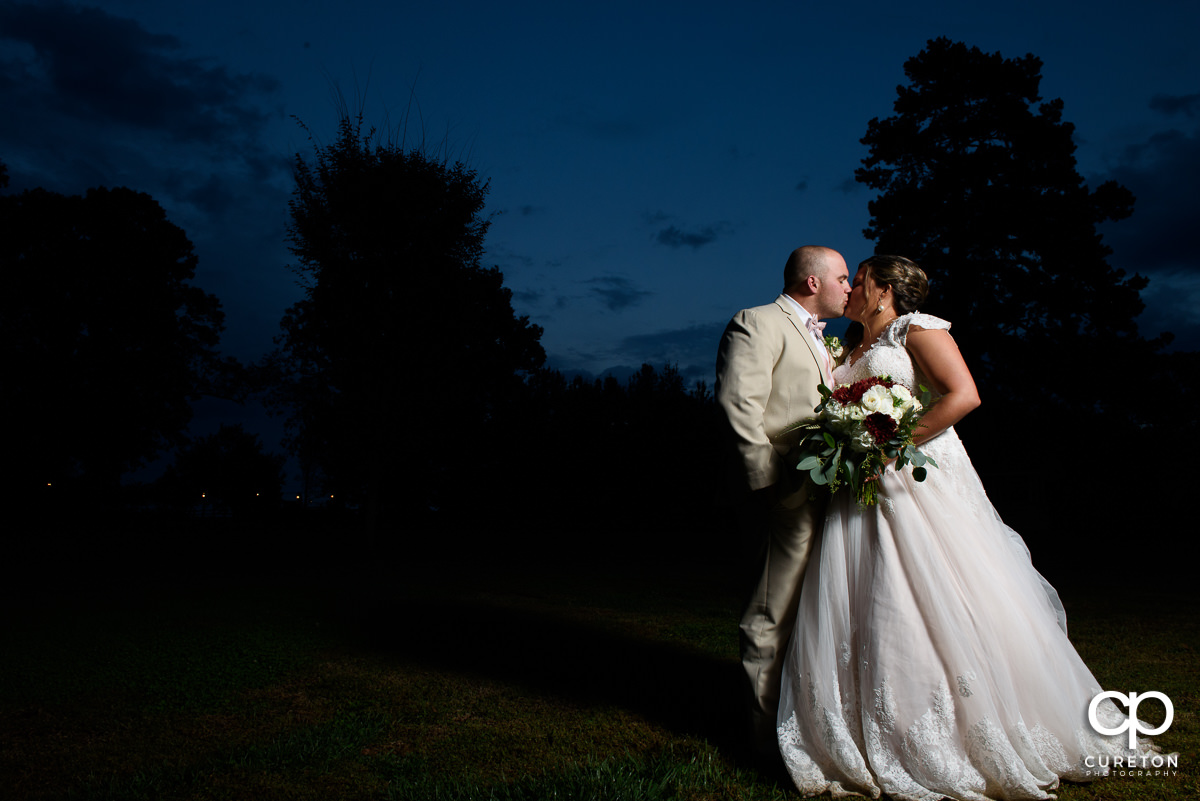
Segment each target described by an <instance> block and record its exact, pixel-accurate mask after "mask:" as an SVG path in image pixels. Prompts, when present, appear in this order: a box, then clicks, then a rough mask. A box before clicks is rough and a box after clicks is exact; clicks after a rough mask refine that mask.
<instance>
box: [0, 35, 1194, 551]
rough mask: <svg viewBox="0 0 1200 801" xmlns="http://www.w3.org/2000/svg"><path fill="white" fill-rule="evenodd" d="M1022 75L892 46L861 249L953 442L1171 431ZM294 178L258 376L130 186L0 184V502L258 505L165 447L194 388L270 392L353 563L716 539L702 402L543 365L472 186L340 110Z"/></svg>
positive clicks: (1151, 365)
mask: <svg viewBox="0 0 1200 801" xmlns="http://www.w3.org/2000/svg"><path fill="white" fill-rule="evenodd" d="M1040 69H1041V62H1040V61H1039V60H1038V59H1037V58H1035V57H1034V56H1031V55H1030V56H1025V57H1023V58H1017V59H1005V58H1003V57H1001V56H1000V55H998V54H992V55H988V54H984V53H981V52H980V51H979V50H978V49H974V48H967V47H966V46H965V45H962V44H956V43H952V42H950V41H948V40H945V39H938V40H933V41H931V42H929V43H928V45H927V47H926V48H925V50H923V51H922V52H921V53H920V54H918V55H917V56H916V57H914V58H913V59H910V60H909V61H908V62H907V63H906V64H905V71H906V74H907V76H908V78H909V81H910V83H909V85H908V86H902V87H899V88H898V97H897V100H896V103H895V107H894V110H895V115H894V116H892V117H889V118H886V119H875V120H872V121H871V122H870V124H869V126H868V129H867V134H866V136H865V138H864V139H863V143H864V144H866V145H867V146H868V148H869V149H870V153H869V155H868V156H867V158H866V159H864V166H863V168H862V169H861V170H859V171H858V179H859V180H860V181H862V182H864V183H865V184H866V185H868V186H869V187H871V188H873V189H876V190H878V191H879V195H878V197H877V198H876V199H875V200H874V201H872V203H871V204H870V212H871V221H870V227H869V228H868V229H867V231H866V233H867V235H868V236H870V237H872V238H873V239H875V240H876V242H877V247H876V250H877V252H881V253H882V252H890V253H898V254H901V255H905V256H909V257H911V258H913V259H915V260H916V261H917V262H918V263H920V264H921V265H922V266H923V267H925V268H926V269H927V271H928V272H929V274H930V277H931V280H932V290H933V291H932V294H931V298H930V302H929V304H928V306H927V307H926V308H925V309H924V310H925V311H928V312H931V313H935V314H939V315H941V316H944V317H947V318H948V319H951V320H952V321H954V322H955V323H956V325H955V328H954V335H955V337H956V339H957V341H958V342H959V343H960V346H961V347H962V349H963V351H964V354H965V355H966V357H967V359H968V361H969V363H970V364H971V366H972V369H973V370H974V371H975V373H976V376H977V378H978V380H979V383H980V385H981V389H982V391H983V394H984V397H985V408H984V410H981V413H980V414H977V415H973V416H972V418H971V419H969V421H968V425H969V426H970V425H972V424H974V421H975V420H985V424H982V425H978V427H977V428H976V430H975V433H976V434H977V435H978V436H977V440H978V441H982V442H983V443H984V444H985V445H986V446H990V447H991V448H992V449H993V450H994V452H996V453H999V452H1001V451H1003V450H1006V451H1007V452H1009V453H1010V454H1013V453H1015V461H1016V462H1017V463H1018V464H1021V465H1025V466H1028V465H1030V464H1032V463H1033V462H1036V461H1037V459H1039V458H1042V456H1044V455H1043V454H1041V453H1040V452H1039V451H1038V450H1037V448H1036V446H1031V449H1028V450H1025V451H1014V449H1013V448H1011V445H1012V443H1013V442H1014V440H1015V436H1014V434H1015V433H1019V434H1021V435H1022V437H1024V438H1023V439H1018V440H1017V441H1022V442H1029V441H1030V440H1029V439H1028V438H1027V437H1025V435H1027V434H1028V432H1029V431H1031V430H1032V431H1037V430H1038V426H1039V425H1041V426H1042V427H1043V428H1046V427H1056V426H1057V427H1058V428H1060V429H1061V428H1062V427H1064V426H1068V425H1070V426H1078V427H1080V428H1082V429H1085V430H1087V431H1089V432H1094V431H1098V430H1099V431H1103V432H1105V434H1106V435H1111V436H1113V437H1126V438H1129V439H1128V441H1129V442H1131V443H1135V444H1137V443H1141V444H1145V443H1146V442H1155V443H1161V442H1165V441H1166V438H1168V437H1172V436H1174V437H1179V436H1187V437H1191V438H1192V439H1193V440H1194V438H1195V433H1196V432H1195V424H1194V423H1190V422H1187V423H1181V422H1180V421H1179V420H1177V419H1174V417H1171V416H1169V414H1170V412H1169V410H1167V409H1166V407H1165V406H1164V405H1162V404H1154V403H1145V402H1143V401H1142V400H1141V397H1142V396H1141V394H1139V392H1138V391H1137V387H1138V386H1139V383H1138V382H1139V381H1145V380H1147V379H1155V380H1159V381H1162V382H1165V383H1168V384H1171V385H1172V386H1178V387H1182V388H1183V391H1184V392H1185V394H1186V397H1188V398H1194V397H1195V378H1194V376H1195V375H1196V374H1197V372H1196V371H1194V370H1191V369H1190V368H1191V367H1192V366H1193V365H1192V362H1193V361H1195V359H1194V358H1193V357H1194V356H1195V354H1187V355H1177V356H1175V357H1174V358H1172V359H1169V360H1168V359H1165V358H1164V357H1163V356H1162V347H1163V345H1164V344H1165V339H1159V340H1147V339H1146V338H1144V337H1142V336H1141V335H1140V334H1139V333H1138V331H1137V328H1136V324H1135V321H1134V318H1135V317H1136V316H1137V314H1138V312H1140V311H1141V309H1142V304H1141V301H1140V299H1139V296H1138V293H1139V291H1140V290H1141V289H1142V288H1143V287H1144V286H1145V280H1144V279H1142V278H1140V277H1138V276H1136V275H1129V274H1127V273H1126V272H1124V271H1123V270H1122V269H1119V268H1116V267H1114V266H1112V265H1110V264H1109V263H1108V258H1109V257H1110V255H1111V253H1110V251H1109V249H1108V248H1107V246H1105V245H1104V243H1103V242H1102V240H1101V238H1100V237H1099V236H1098V234H1097V233H1096V226H1097V225H1098V224H1099V223H1101V222H1104V221H1106V220H1117V219H1121V218H1122V217H1124V216H1127V215H1128V214H1129V213H1130V211H1131V209H1132V204H1133V198H1132V196H1131V195H1130V194H1129V192H1128V191H1127V190H1125V189H1124V188H1123V187H1120V186H1118V185H1116V184H1112V183H1107V184H1103V185H1101V186H1098V187H1096V188H1094V189H1092V188H1089V187H1088V186H1087V185H1086V184H1085V183H1084V181H1083V180H1082V178H1081V177H1080V176H1079V174H1078V172H1077V170H1076V163H1075V158H1074V144H1073V142H1072V133H1073V128H1072V126H1071V125H1070V124H1069V123H1067V122H1065V121H1064V120H1063V118H1062V116H1063V114H1062V112H1063V104H1062V102H1061V101H1058V100H1054V101H1048V102H1043V101H1042V98H1041V97H1040V95H1039V82H1040V78H1041V76H1040ZM295 180H296V188H295V192H294V195H293V199H292V201H291V224H290V227H289V238H290V242H291V245H292V252H293V254H294V256H295V258H296V264H295V265H294V266H293V269H294V271H295V272H296V273H297V274H298V275H299V276H300V278H301V280H302V282H303V284H304V287H305V296H304V298H303V299H302V300H301V301H300V302H299V303H297V304H295V305H294V306H293V307H292V308H290V309H288V310H287V312H286V314H285V315H284V318H283V320H282V323H281V328H282V333H281V335H280V337H279V339H278V345H279V348H278V349H277V351H276V352H275V353H274V354H272V355H271V357H270V358H268V359H267V360H265V361H264V362H263V363H262V364H260V365H257V366H256V367H255V369H254V370H252V371H242V370H240V369H236V365H233V364H232V363H231V362H230V360H222V359H221V358H220V357H219V355H218V352H217V344H218V338H219V334H220V331H221V323H222V314H221V311H220V305H219V303H218V301H217V299H216V298H215V297H213V296H212V295H208V294H206V293H204V292H203V291H202V290H200V289H199V288H196V287H194V286H192V285H191V283H190V282H191V279H192V277H193V275H194V269H195V264H196V257H195V255H194V254H193V252H192V245H191V243H190V242H188V240H187V237H186V235H185V234H184V232H183V231H181V230H180V229H179V228H177V227H176V226H174V225H172V224H171V223H170V222H169V221H167V219H166V216H165V214H164V213H163V211H162V209H161V207H159V205H158V204H157V203H156V202H154V200H153V199H151V198H150V197H148V196H147V195H143V194H139V193H137V192H134V191H132V190H128V189H111V190H110V189H94V190H90V191H89V192H88V193H87V194H86V195H85V196H77V197H67V196H62V195H58V194H55V193H51V192H46V191H43V190H31V191H27V192H22V193H19V194H0V270H3V272H4V278H5V282H6V286H7V287H8V288H9V289H8V291H7V292H6V293H4V294H3V295H0V298H2V299H0V334H3V340H4V342H3V345H2V346H0V347H3V348H4V351H3V356H4V359H5V365H6V367H5V370H6V379H5V392H4V404H5V411H6V413H7V419H8V420H15V421H21V424H20V425H17V426H14V430H13V433H12V436H11V442H12V443H13V445H12V448H11V450H10V451H9V453H10V458H8V459H7V461H6V470H7V471H8V476H7V477H8V485H9V486H10V487H17V486H26V485H29V484H30V482H35V483H42V482H53V481H60V480H62V479H64V478H65V479H72V478H73V479H76V480H80V481H85V482H90V483H91V484H93V485H95V486H106V487H111V486H113V485H115V483H116V482H117V481H118V479H119V477H120V476H121V474H122V473H123V472H126V471H128V470H129V469H131V468H132V467H134V466H136V465H138V464H139V463H141V462H143V461H145V460H147V459H149V458H152V457H153V456H154V455H156V454H158V453H161V452H163V451H164V450H166V449H168V448H176V449H177V450H178V453H179V456H178V458H177V460H176V464H175V465H174V466H173V467H172V469H171V470H170V471H169V472H168V474H167V475H166V476H164V479H163V481H162V482H161V483H160V485H159V487H158V490H159V493H160V497H162V498H168V499H170V504H171V505H172V506H174V507H177V508H181V509H186V508H189V506H190V505H193V501H190V500H189V499H193V500H194V498H195V496H196V495H197V494H198V493H204V495H205V498H206V499H208V498H209V495H210V491H211V499H212V504H214V505H215V504H220V505H221V506H222V507H223V508H228V509H229V510H230V512H231V513H232V514H246V513H249V512H251V511H255V510H256V509H258V507H256V506H255V505H254V504H253V503H251V502H250V501H249V500H248V498H249V495H248V492H249V491H250V489H251V486H253V488H254V491H255V492H263V491H265V492H266V493H267V494H268V495H269V496H274V498H275V499H276V500H277V499H278V494H279V478H280V476H279V460H278V458H276V457H273V456H270V455H268V454H264V453H263V447H262V443H261V442H258V441H257V440H256V439H255V438H254V437H253V435H250V434H248V433H247V432H245V431H241V430H237V429H235V428H226V429H222V430H221V431H219V432H217V433H216V434H214V435H213V436H211V437H205V438H201V439H198V440H197V441H195V442H191V443H189V442H188V441H187V438H186V436H185V431H186V426H187V423H188V421H189V418H190V414H191V412H190V402H191V401H192V400H194V399H195V398H197V397H198V396H199V395H200V394H201V393H205V392H209V393H212V392H221V393H222V394H229V393H231V392H237V393H240V394H246V393H248V392H250V391H251V390H255V389H259V390H261V389H265V390H266V391H267V392H268V395H269V399H270V402H271V403H272V404H273V405H274V407H275V408H276V409H277V410H278V411H280V412H281V413H284V414H286V415H287V416H288V419H289V445H290V447H291V449H292V451H293V454H294V455H295V456H297V457H298V459H299V461H300V463H301V465H302V467H303V470H304V473H305V476H306V481H309V482H310V483H311V485H312V487H313V489H314V490H316V489H320V490H322V491H324V492H325V493H330V494H333V495H334V496H336V497H337V498H338V499H339V505H344V507H345V508H347V509H357V510H358V513H357V516H356V517H355V518H354V519H355V520H356V522H355V523H354V526H356V527H358V529H357V530H359V531H362V530H364V529H365V537H364V538H362V539H359V540H358V543H359V547H362V544H363V543H369V547H368V548H366V549H365V552H367V553H371V552H374V551H375V549H377V548H378V547H379V546H394V547H398V548H408V549H412V548H414V547H416V546H417V544H418V543H419V542H420V541H421V540H422V538H426V539H428V538H429V535H428V532H430V531H434V530H437V529H439V528H442V527H445V528H453V529H456V530H457V531H459V532H471V534H470V536H471V537H473V538H475V540H477V541H487V542H489V543H490V544H491V546H492V547H493V548H495V549H497V551H498V552H504V551H505V549H506V548H508V549H517V550H519V549H520V547H525V546H528V547H529V548H530V552H535V551H540V552H541V553H573V554H578V555H581V556H596V557H600V556H618V555H619V553H618V552H620V553H625V554H629V555H633V556H634V557H635V558H636V555H637V554H639V553H646V552H649V551H654V550H655V549H658V548H662V549H665V550H670V549H671V548H672V547H675V546H677V545H679V544H680V543H684V542H690V543H691V544H692V546H693V547H694V546H696V545H697V544H698V542H697V541H698V540H699V541H703V539H704V538H705V537H708V536H712V537H713V538H714V539H711V540H710V541H709V544H710V545H712V546H713V547H719V546H718V545H717V543H719V542H720V540H721V538H722V537H726V536H727V530H728V529H727V527H725V526H724V522H725V521H724V520H723V519H722V517H721V514H722V513H721V512H720V511H719V509H720V506H719V504H717V503H716V502H715V501H714V499H715V498H717V497H719V486H718V482H719V478H720V475H721V469H720V467H721V459H722V455H721V454H720V453H719V452H718V451H717V450H715V449H716V448H717V447H718V446H717V444H716V443H717V438H716V437H715V436H714V435H713V430H714V420H713V416H714V414H716V412H715V408H714V404H713V403H712V401H711V397H710V396H709V395H708V392H707V389H706V388H704V387H703V386H698V387H696V388H687V387H685V386H683V383H682V381H681V379H680V376H679V374H678V372H677V371H676V370H674V369H673V368H670V367H667V368H664V369H662V370H655V369H654V368H652V367H650V366H643V368H642V369H641V370H640V371H639V372H638V373H636V374H635V375H634V376H633V377H632V378H631V379H630V380H629V381H628V382H626V383H621V382H618V381H616V380H615V379H612V378H608V379H603V380H585V379H582V378H570V377H565V376H563V375H562V374H560V373H558V372H555V371H550V370H546V369H544V368H543V367H542V365H543V362H544V352H543V350H542V347H541V345H540V341H539V340H540V336H541V329H540V328H539V327H538V326H537V325H534V324H533V323H531V322H530V321H529V320H528V318H526V317H522V316H519V315H517V314H516V313H515V312H514V310H513V307H512V303H511V298H512V295H511V292H510V290H509V289H507V288H506V287H505V286H504V283H503V276H502V274H501V273H500V271H499V270H498V269H496V268H495V267H490V268H489V267H485V266H483V265H482V263H481V261H482V257H483V254H484V241H485V236H486V234H487V230H488V220H487V218H486V217H485V216H484V204H485V200H486V196H487V189H488V187H487V184H486V183H485V182H481V181H480V180H479V179H478V177H477V176H476V174H475V173H474V172H473V171H472V170H470V169H469V168H467V167H466V166H464V165H463V164H461V163H451V162H450V161H449V160H448V159H446V158H442V157H439V156H437V155H436V154H432V153H430V152H428V151H426V150H423V149H422V148H420V147H417V148H412V147H406V146H405V145H404V143H403V142H400V143H397V142H395V141H388V140H386V139H384V138H382V137H379V136H377V135H376V134H375V133H374V132H373V131H370V130H364V128H363V123H362V120H361V118H357V119H356V118H351V117H349V116H345V117H343V119H342V120H341V122H340V124H339V126H338V129H337V133H336V136H335V138H334V140H333V142H332V143H331V144H328V145H321V144H317V145H315V146H314V148H313V151H312V153H311V154H307V155H305V154H298V155H297V157H296V161H295ZM6 184H7V172H6V171H5V170H4V169H3V165H0V189H3V188H4V187H5V186H6ZM713 346H714V350H715V347H716V343H715V342H714V343H713ZM251 376H253V377H254V381H251V380H250V377H251ZM1123 380H1124V381H1125V383H1124V384H1121V383H1120V382H1121V381H1123ZM255 382H257V383H255ZM1114 383H1115V384H1116V389H1115V390H1114V389H1113V385H1114ZM239 384H240V388H239ZM993 410H994V411H993ZM986 415H991V416H986ZM985 416H986V417H985ZM1175 417H1178V415H1175ZM1067 421H1070V422H1069V423H1068V422H1067ZM1155 437H1160V439H1154V438H1155ZM1033 441H1035V442H1036V439H1035V440H1033ZM215 475H219V477H218V478H216V479H211V478H209V476H215ZM256 497H261V496H256Z"/></svg>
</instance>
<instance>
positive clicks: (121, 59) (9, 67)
mask: <svg viewBox="0 0 1200 801" xmlns="http://www.w3.org/2000/svg"><path fill="white" fill-rule="evenodd" d="M0 44H2V45H3V49H2V50H0V52H2V53H3V54H4V55H3V57H0V108H5V109H8V110H9V113H6V114H4V115H2V117H0V157H2V158H4V159H5V160H6V161H7V162H8V163H9V166H10V168H11V172H12V175H13V188H14V189H16V188H25V187H27V186H30V185H37V186H44V187H46V188H49V189H54V190H56V191H61V192H68V193H72V194H73V193H78V192H80V191H82V190H83V189H86V188H87V187H89V186H95V185H98V184H106V185H126V186H131V187H133V188H134V189H138V190H140V191H146V192H150V193H151V194H154V195H155V196H156V197H158V198H159V199H160V200H163V201H164V202H169V199H174V200H175V201H177V202H178V203H181V204H189V205H191V206H192V207H193V208H195V209H197V210H199V211H200V212H201V213H204V214H215V215H220V214H221V213H223V212H225V211H226V210H228V209H229V208H230V207H231V205H232V204H233V203H234V199H235V198H236V197H237V196H238V195H239V194H244V193H245V192H246V187H248V186H249V187H253V186H254V185H261V184H262V183H263V182H264V181H265V180H267V179H268V178H270V177H276V178H280V177H283V178H286V176H287V175H288V174H289V170H290V164H289V163H288V159H286V158H283V157H281V156H278V155H276V154H273V153H272V152H270V151H268V150H267V149H265V148H264V147H263V145H262V144H261V134H262V132H263V130H264V129H265V128H266V126H267V125H268V124H269V123H270V122H271V121H273V120H277V119H279V117H280V115H279V114H278V113H276V112H274V111H265V110H263V109H264V101H270V100H271V99H272V98H273V97H274V95H275V94H276V93H277V92H278V91H279V88H280V85H279V82H278V81H277V80H276V79H275V78H273V77H269V76H265V75H258V74H237V73H233V72H230V71H229V70H227V69H226V68H225V67H223V66H221V65H219V64H214V63H212V62H210V61H205V60H202V59H199V58H194V57H190V56H188V55H186V53H185V45H184V43H183V42H181V41H180V40H179V39H177V38H176V37H174V36H169V35H163V34H156V33H152V32H150V31H147V30H146V29H145V28H143V27H142V26H141V25H140V24H139V23H138V22H136V21H134V20H131V19H125V18H122V17H117V16H114V15H112V14H109V13H108V12H106V11H104V10H102V9H99V8H95V7H91V6H75V5H69V4H67V3H63V2H49V3H11V2H10V3H0ZM13 110H17V111H16V112H13ZM167 164H170V165H173V166H172V167H170V168H166V167H164V165H167ZM164 195H168V196H169V199H168V198H167V197H164Z"/></svg>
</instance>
